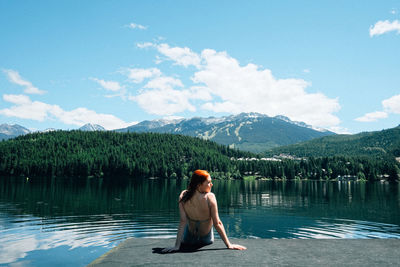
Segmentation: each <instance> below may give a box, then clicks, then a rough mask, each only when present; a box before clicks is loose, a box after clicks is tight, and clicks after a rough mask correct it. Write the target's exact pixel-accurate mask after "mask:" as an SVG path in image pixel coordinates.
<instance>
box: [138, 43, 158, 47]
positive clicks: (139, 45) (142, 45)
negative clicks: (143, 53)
mask: <svg viewBox="0 0 400 267" xmlns="http://www.w3.org/2000/svg"><path fill="white" fill-rule="evenodd" d="M136 46H137V47H139V48H149V47H155V46H156V45H155V44H153V43H150V42H145V43H137V44H136Z"/></svg>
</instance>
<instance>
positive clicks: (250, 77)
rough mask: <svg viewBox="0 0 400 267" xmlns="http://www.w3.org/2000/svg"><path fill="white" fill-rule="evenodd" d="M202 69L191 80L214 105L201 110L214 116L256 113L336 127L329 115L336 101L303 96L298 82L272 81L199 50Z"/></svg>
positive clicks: (266, 74)
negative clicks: (210, 97)
mask: <svg viewBox="0 0 400 267" xmlns="http://www.w3.org/2000/svg"><path fill="white" fill-rule="evenodd" d="M201 57H202V59H203V60H204V65H203V66H202V68H201V69H200V70H199V71H197V72H196V73H195V74H194V76H193V81H194V82H195V83H199V84H204V85H205V86H206V87H207V88H208V91H209V92H210V94H211V95H212V96H213V97H214V99H215V100H214V101H209V102H207V103H205V104H203V105H202V108H204V109H207V110H212V111H214V112H228V113H240V112H259V113H263V114H268V115H269V116H275V115H285V116H288V117H290V118H291V119H293V120H297V121H304V122H306V123H309V124H311V125H315V126H321V127H328V126H335V125H337V124H339V123H340V120H339V118H337V117H336V116H335V115H333V113H334V112H336V111H338V110H339V109H340V105H339V103H338V99H330V98H328V97H326V96H325V95H323V94H321V93H307V92H306V91H305V88H306V87H307V86H309V83H308V82H306V81H304V80H301V79H276V78H275V77H274V76H273V75H272V73H271V71H270V70H268V69H260V68H259V67H258V66H256V65H254V64H248V65H246V66H240V64H239V62H238V61H237V60H236V59H234V58H232V57H230V56H229V55H228V54H227V53H226V52H216V51H214V50H211V49H206V50H203V52H202V54H201Z"/></svg>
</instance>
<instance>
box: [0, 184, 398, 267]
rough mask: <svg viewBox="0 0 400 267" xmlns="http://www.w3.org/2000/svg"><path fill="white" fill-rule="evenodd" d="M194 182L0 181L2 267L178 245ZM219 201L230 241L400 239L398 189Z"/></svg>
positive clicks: (245, 193) (224, 193) (327, 189)
mask: <svg viewBox="0 0 400 267" xmlns="http://www.w3.org/2000/svg"><path fill="white" fill-rule="evenodd" d="M187 182H188V181H186V180H183V181H180V180H162V179H160V180H134V179H131V180H126V181H124V182H123V181H120V182H116V181H114V182H110V181H108V180H107V179H100V180H99V179H80V180H79V179H48V180H41V181H40V180H32V179H30V180H26V179H15V178H14V179H10V178H0V265H10V266H12V265H18V266H52V265H55V264H57V265H59V266H60V265H68V266H71V265H72V266H84V265H86V264H88V263H90V262H91V261H92V260H94V259H96V258H97V257H99V256H100V255H101V254H103V253H105V252H106V251H108V250H109V249H111V248H112V247H114V246H116V245H117V244H118V243H119V242H121V241H123V240H125V239H126V238H128V237H138V238H174V237H175V234H176V228H177V225H178V219H179V217H178V210H177V203H176V201H177V197H178V195H179V193H180V191H181V190H183V189H184V188H186V186H187ZM213 192H214V193H215V194H216V196H217V200H218V205H219V212H220V217H221V219H222V221H223V223H224V225H225V228H226V230H227V232H228V236H229V237H237V238H400V187H399V186H398V185H397V184H395V185H391V184H385V183H374V184H370V183H357V182H319V181H303V182H282V181H280V182H274V181H251V182H250V181H249V182H245V181H217V180H214V187H213ZM173 242H174V241H173V240H171V245H172V244H173Z"/></svg>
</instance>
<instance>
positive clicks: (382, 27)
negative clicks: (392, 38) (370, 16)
mask: <svg viewBox="0 0 400 267" xmlns="http://www.w3.org/2000/svg"><path fill="white" fill-rule="evenodd" d="M391 31H397V34H400V22H399V21H398V20H394V21H393V22H390V21H389V20H385V21H381V20H380V21H378V22H377V23H375V25H374V26H371V27H370V28H369V35H370V36H371V37H373V36H375V35H381V34H384V33H388V32H391Z"/></svg>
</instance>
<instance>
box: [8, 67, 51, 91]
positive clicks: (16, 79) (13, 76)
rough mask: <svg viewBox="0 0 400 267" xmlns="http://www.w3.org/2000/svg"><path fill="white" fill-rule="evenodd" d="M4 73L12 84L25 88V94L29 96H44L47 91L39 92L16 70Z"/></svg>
mask: <svg viewBox="0 0 400 267" xmlns="http://www.w3.org/2000/svg"><path fill="white" fill-rule="evenodd" d="M3 72H4V73H5V74H6V75H7V76H8V79H9V80H10V82H12V83H15V84H18V85H20V86H22V87H25V89H24V92H25V93H27V94H44V93H46V92H45V91H42V90H39V89H38V88H36V87H35V86H33V84H32V83H31V82H29V81H27V80H24V79H23V78H22V77H21V75H19V73H18V72H17V71H15V70H3Z"/></svg>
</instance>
